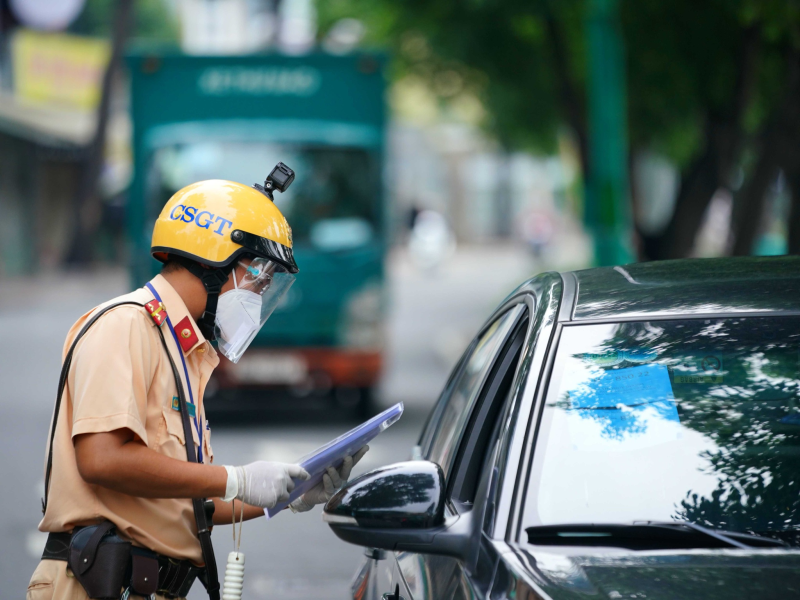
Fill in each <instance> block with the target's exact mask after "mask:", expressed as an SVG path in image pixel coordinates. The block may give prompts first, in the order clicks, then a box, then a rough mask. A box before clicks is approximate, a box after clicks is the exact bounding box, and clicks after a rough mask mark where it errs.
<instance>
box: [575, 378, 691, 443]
mask: <svg viewBox="0 0 800 600" xmlns="http://www.w3.org/2000/svg"><path fill="white" fill-rule="evenodd" d="M569 399H570V409H571V411H570V412H574V413H576V414H578V415H579V416H580V417H582V418H584V419H592V420H594V421H596V422H598V423H600V424H601V426H602V437H604V438H606V439H616V440H620V439H623V438H627V437H630V436H632V435H640V434H644V433H646V432H647V431H648V429H649V428H650V426H651V425H652V424H653V423H654V422H657V421H661V422H663V421H671V422H674V423H680V419H679V418H678V409H677V405H676V404H675V396H674V395H673V393H672V385H671V384H670V381H669V372H668V370H667V367H666V366H664V365H655V364H652V365H644V366H641V367H631V368H628V369H614V370H608V371H602V372H600V373H598V375H597V376H596V377H594V378H592V379H589V380H588V381H585V382H584V383H583V384H581V385H580V386H578V387H577V388H576V389H574V390H572V391H571V392H570V394H569Z"/></svg>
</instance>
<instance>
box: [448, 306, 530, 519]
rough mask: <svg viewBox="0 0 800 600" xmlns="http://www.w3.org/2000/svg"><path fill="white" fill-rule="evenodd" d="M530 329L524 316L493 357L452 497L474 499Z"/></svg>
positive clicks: (464, 442)
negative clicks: (496, 424) (498, 352)
mask: <svg viewBox="0 0 800 600" xmlns="http://www.w3.org/2000/svg"><path fill="white" fill-rule="evenodd" d="M527 330H528V320H527V319H521V322H518V325H517V326H516V327H515V329H514V333H513V335H511V336H509V338H508V341H507V342H506V344H504V347H503V349H502V351H501V353H500V354H499V355H498V356H497V359H496V360H495V361H494V366H493V367H492V369H491V371H490V372H489V375H488V377H487V378H486V381H485V383H484V385H483V388H482V390H481V392H480V394H479V395H478V399H477V401H476V403H475V407H474V409H473V410H472V414H471V415H470V417H469V423H468V424H467V426H466V428H465V429H464V434H463V436H462V441H461V443H460V444H459V449H458V454H457V455H456V459H455V463H454V467H453V472H452V475H451V477H450V481H449V483H448V485H449V492H450V494H451V498H452V499H453V500H458V501H459V502H462V503H467V504H472V502H473V501H474V500H475V492H476V487H477V484H478V479H479V477H480V473H481V470H482V466H483V463H484V459H485V457H486V453H487V448H489V447H490V446H491V445H492V444H493V440H494V439H495V438H496V437H497V435H498V431H497V430H496V428H495V423H496V422H497V421H498V416H499V414H500V412H501V410H502V408H503V406H504V405H505V403H506V400H507V399H508V396H509V393H510V391H511V384H512V382H513V380H514V375H515V374H516V371H517V364H518V363H519V359H520V355H521V353H522V345H523V343H524V341H525V336H526V333H527Z"/></svg>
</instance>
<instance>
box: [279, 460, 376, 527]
mask: <svg viewBox="0 0 800 600" xmlns="http://www.w3.org/2000/svg"><path fill="white" fill-rule="evenodd" d="M367 450H369V446H364V447H363V448H361V450H359V451H358V452H356V453H355V454H354V455H353V456H346V457H345V459H344V460H343V461H342V465H341V466H340V467H339V470H338V471H337V470H336V469H334V468H333V467H328V472H327V473H326V474H324V475H323V476H322V481H320V482H319V483H318V484H317V485H315V486H314V487H313V488H311V489H310V490H308V491H307V492H306V493H305V494H303V495H302V496H300V497H299V498H298V499H297V500H295V501H294V502H292V503H291V504H290V505H289V508H291V509H292V510H293V511H294V512H305V511H307V510H311V509H312V508H313V507H314V506H316V505H317V504H325V503H326V502H327V501H328V500H330V499H331V498H333V495H334V494H335V493H336V492H337V491H339V490H340V489H341V488H342V486H344V484H345V483H347V479H348V478H349V477H350V471H352V470H353V467H354V466H355V465H356V463H358V461H360V460H361V459H362V458H363V456H364V455H365V454H366V453H367Z"/></svg>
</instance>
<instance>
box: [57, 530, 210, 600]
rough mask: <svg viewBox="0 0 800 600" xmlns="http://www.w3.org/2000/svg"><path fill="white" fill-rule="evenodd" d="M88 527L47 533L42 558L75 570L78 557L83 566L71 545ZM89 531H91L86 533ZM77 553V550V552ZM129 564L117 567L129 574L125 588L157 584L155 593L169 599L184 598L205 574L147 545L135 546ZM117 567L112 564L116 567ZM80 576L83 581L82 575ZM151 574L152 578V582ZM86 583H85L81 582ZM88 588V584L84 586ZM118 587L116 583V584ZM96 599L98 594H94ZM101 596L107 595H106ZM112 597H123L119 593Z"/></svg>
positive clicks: (125, 578)
mask: <svg viewBox="0 0 800 600" xmlns="http://www.w3.org/2000/svg"><path fill="white" fill-rule="evenodd" d="M82 529H86V528H84V527H76V528H75V529H74V530H73V532H72V533H67V532H64V533H50V534H48V536H47V543H46V544H45V547H44V552H43V553H42V560H63V561H65V562H67V563H68V564H69V566H70V568H71V569H72V570H73V573H75V570H76V569H75V568H74V566H73V562H74V561H75V560H77V566H78V568H80V565H81V563H82V562H83V560H84V559H83V558H80V559H76V558H75V557H73V560H72V561H71V560H70V546H71V544H72V538H73V536H75V535H77V534H78V532H79V531H80V530H82ZM86 533H88V532H86ZM73 552H74V551H73ZM125 562H126V563H127V564H126V565H124V566H123V565H119V566H118V567H116V568H117V569H122V568H125V573H124V574H122V573H120V575H121V581H122V585H121V588H120V589H121V590H124V589H125V588H131V590H133V591H134V593H136V590H137V589H142V588H147V591H148V592H150V590H152V589H153V587H155V590H154V591H155V593H157V594H160V595H162V596H165V597H167V598H184V597H186V595H187V594H188V593H189V590H190V589H191V587H192V584H194V581H195V579H197V578H198V577H200V578H201V580H203V578H204V576H205V569H204V568H202V567H197V566H195V565H194V564H192V563H191V562H190V561H188V560H176V559H174V558H170V557H168V556H164V555H162V554H158V553H157V552H153V551H152V550H148V549H146V548H138V547H135V546H131V548H130V558H129V559H128V560H127V561H125ZM156 563H157V565H158V567H157V568H158V572H157V573H154V572H153V571H154V570H155V569H153V568H152V567H153V566H155V565H156ZM113 569H114V568H113V567H112V570H113ZM76 577H77V578H78V579H79V581H80V577H78V576H77V574H76ZM148 577H150V578H152V579H151V580H150V581H148ZM155 579H157V580H158V583H157V585H156V586H153V585H152V581H154V580H155ZM81 584H82V585H83V582H81ZM84 587H85V586H84ZM112 587H114V588H116V582H115V584H114V585H113V586H112ZM90 597H91V598H94V597H95V596H90ZM99 597H106V596H105V595H103V596H99ZM109 597H116V598H118V597H119V594H116V596H109Z"/></svg>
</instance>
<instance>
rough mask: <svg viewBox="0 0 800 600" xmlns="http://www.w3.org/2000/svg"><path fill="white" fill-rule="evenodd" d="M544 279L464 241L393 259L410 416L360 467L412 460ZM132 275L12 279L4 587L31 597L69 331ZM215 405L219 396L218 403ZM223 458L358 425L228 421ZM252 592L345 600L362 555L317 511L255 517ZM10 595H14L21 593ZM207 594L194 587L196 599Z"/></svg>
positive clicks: (389, 391)
mask: <svg viewBox="0 0 800 600" xmlns="http://www.w3.org/2000/svg"><path fill="white" fill-rule="evenodd" d="M533 273H535V267H534V265H533V264H532V263H531V261H530V259H529V258H528V256H527V255H526V254H524V253H523V252H521V251H520V250H519V249H515V248H510V247H509V248H504V247H500V248H496V247H495V248H492V249H489V248H488V247H475V248H467V249H461V250H459V251H458V253H457V254H456V256H454V257H453V258H451V259H450V260H448V261H447V263H446V264H444V265H442V267H441V268H439V269H438V270H436V271H434V272H420V271H419V270H417V269H416V268H415V267H414V266H413V265H412V264H411V262H410V261H409V259H408V258H407V256H406V255H405V253H404V252H403V251H395V252H394V253H393V255H392V256H391V257H390V261H389V269H388V274H389V285H390V294H389V296H390V303H391V306H390V321H389V324H388V346H387V359H388V364H387V369H386V373H385V377H384V382H383V385H382V390H381V404H382V405H385V406H388V405H389V404H390V403H393V402H397V401H401V400H402V401H403V402H405V403H406V415H405V416H404V418H403V419H401V421H400V422H399V423H397V424H396V425H395V426H393V427H392V428H391V429H389V430H388V431H387V432H386V433H385V434H383V435H382V436H381V437H380V438H378V439H377V440H376V441H375V442H374V443H373V444H372V449H371V451H370V452H369V453H368V454H367V456H366V457H365V459H364V460H363V461H362V463H361V464H359V465H358V467H357V468H356V471H355V474H358V473H361V472H364V471H365V470H369V469H372V468H374V467H376V466H379V465H383V464H387V463H391V462H396V461H399V460H405V459H406V458H408V456H409V454H410V449H411V446H412V445H413V444H414V442H415V440H416V438H417V436H418V434H419V431H420V428H421V426H422V422H423V420H424V418H425V416H426V415H427V412H428V410H429V408H430V406H431V405H432V404H433V402H434V401H435V399H436V397H437V395H438V392H439V389H440V388H441V387H442V385H443V384H444V382H445V379H446V377H447V374H448V372H449V370H450V368H451V367H452V365H453V364H454V363H455V361H456V360H457V359H458V356H459V355H460V353H461V352H462V351H463V349H464V347H465V346H466V344H467V343H468V342H469V340H470V338H471V337H472V336H473V335H474V333H475V332H476V330H477V328H478V327H479V326H480V324H481V323H482V322H483V321H484V319H486V318H487V317H488V315H489V313H490V311H491V310H492V308H493V307H494V306H495V305H496V304H497V303H498V302H500V300H502V299H503V298H504V297H505V296H506V294H508V292H510V291H511V290H512V289H513V288H514V287H515V286H516V284H517V283H519V282H521V281H522V280H523V279H524V278H526V277H528V276H529V275H532V274H533ZM127 287H128V283H127V277H126V274H125V272H124V271H122V270H107V271H100V272H97V273H94V274H92V275H86V274H79V275H78V274H57V275H47V276H40V277H36V278H33V279H4V280H0V331H2V332H3V335H4V343H3V344H2V345H0V456H2V457H3V463H2V467H0V473H2V481H3V482H4V484H5V485H4V489H5V490H6V492H5V494H3V496H2V498H0V555H2V557H3V560H2V561H0V581H2V582H3V587H4V589H5V590H9V594H8V595H9V597H22V596H23V594H24V590H25V587H26V586H27V583H28V580H29V578H30V574H31V573H32V572H33V569H34V568H35V565H36V563H37V561H38V557H39V556H40V554H41V549H42V545H43V543H44V537H45V534H42V533H39V532H38V531H37V530H36V526H37V524H38V521H39V519H40V502H39V499H40V497H41V495H42V489H43V480H42V472H43V460H44V444H45V438H46V435H47V430H48V424H49V419H50V414H51V411H52V404H53V399H54V394H55V390H56V385H57V377H58V372H59V369H60V360H61V346H62V344H63V340H64V336H65V334H66V332H67V330H68V329H69V327H70V325H71V324H72V323H73V322H74V321H75V320H76V319H77V318H78V317H79V316H80V315H81V314H82V313H84V312H85V311H87V310H89V309H91V308H92V307H93V306H95V305H97V304H99V303H101V302H103V301H105V300H107V299H109V298H112V297H114V296H117V295H120V294H123V293H125V292H126V291H127ZM211 401H213V400H211ZM211 425H212V444H213V447H214V454H215V461H216V462H217V463H219V464H245V463H248V462H251V461H253V460H256V459H266V460H280V461H293V460H295V459H297V458H298V457H300V456H302V455H304V454H305V453H307V452H309V451H310V450H313V449H314V448H315V447H317V446H319V445H321V444H322V443H324V442H326V441H328V440H329V439H331V438H332V437H335V436H336V435H338V434H340V433H341V432H342V431H343V430H346V429H347V428H349V427H351V426H352V425H353V423H352V422H347V421H346V420H345V419H342V418H336V415H332V414H330V413H324V412H322V411H320V412H319V414H312V415H311V416H310V417H309V415H308V413H303V414H302V415H301V414H297V415H294V416H293V418H292V419H291V420H287V419H286V418H285V417H281V420H280V421H273V420H272V419H271V418H270V416H269V415H265V418H264V423H263V424H259V425H258V426H252V425H250V426H238V427H233V426H228V427H225V428H223V427H219V426H218V427H215V426H214V424H213V423H212V424H211ZM214 544H215V549H216V553H217V559H218V563H219V566H220V570H223V569H224V565H225V561H226V558H227V555H228V552H229V551H230V550H231V549H232V539H231V530H230V527H227V526H220V527H217V528H216V529H215V533H214ZM242 550H243V551H244V552H245V553H246V556H247V574H246V577H245V592H244V597H245V598H248V599H257V598H283V599H287V600H293V599H308V600H311V599H312V598H313V599H316V598H320V597H322V598H346V597H347V590H348V587H349V582H350V579H351V578H352V576H353V573H354V570H355V568H356V565H357V564H358V562H359V560H360V555H361V552H362V551H361V549H360V548H358V547H355V546H350V545H347V544H344V543H343V542H340V541H338V539H337V538H336V537H335V536H334V535H333V534H332V533H331V532H330V530H329V529H328V527H327V526H325V525H324V524H323V523H322V521H321V519H320V509H319V508H317V509H315V510H314V511H312V512H310V513H306V514H304V515H293V514H292V513H289V512H285V513H282V514H280V515H278V516H276V517H275V518H274V519H273V520H272V521H270V522H268V521H266V520H258V521H252V522H249V523H246V524H245V526H244V534H243V541H242ZM10 590H14V591H13V592H11V591H10ZM204 597H205V591H204V590H203V589H202V586H201V585H200V584H197V585H195V587H194V589H193V591H192V593H191V594H190V598H191V599H192V600H200V599H202V598H204Z"/></svg>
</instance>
